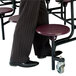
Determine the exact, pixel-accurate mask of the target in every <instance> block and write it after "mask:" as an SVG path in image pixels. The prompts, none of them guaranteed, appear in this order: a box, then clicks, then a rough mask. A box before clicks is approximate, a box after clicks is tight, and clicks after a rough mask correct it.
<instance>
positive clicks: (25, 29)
mask: <svg viewBox="0 0 76 76" xmlns="http://www.w3.org/2000/svg"><path fill="white" fill-rule="evenodd" d="M22 1H23V3H24V2H25V4H24V6H23V10H22V11H21V13H20V18H19V20H18V23H17V25H16V29H15V33H14V40H13V46H12V53H11V58H10V62H17V63H21V62H26V61H27V60H28V59H29V54H30V51H31V46H32V42H33V39H34V33H35V29H36V25H37V18H38V14H39V7H40V0H22ZM21 6H22V3H21ZM20 10H21V8H20Z"/></svg>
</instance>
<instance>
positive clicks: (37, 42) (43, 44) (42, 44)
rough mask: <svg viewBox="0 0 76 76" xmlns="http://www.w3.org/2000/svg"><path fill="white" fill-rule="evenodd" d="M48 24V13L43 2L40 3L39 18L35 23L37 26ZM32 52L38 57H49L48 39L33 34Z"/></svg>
mask: <svg viewBox="0 0 76 76" xmlns="http://www.w3.org/2000/svg"><path fill="white" fill-rule="evenodd" d="M44 24H49V20H48V13H47V9H46V6H45V2H44V1H41V2H40V9H39V16H38V21H37V26H40V25H44ZM33 45H34V51H35V54H36V55H37V56H38V57H45V56H48V55H51V46H50V44H49V38H48V37H46V36H42V35H40V34H37V33H36V32H35V36H34V41H33Z"/></svg>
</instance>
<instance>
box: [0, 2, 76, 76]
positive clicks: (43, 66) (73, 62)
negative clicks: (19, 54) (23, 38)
mask: <svg viewBox="0 0 76 76" xmlns="http://www.w3.org/2000/svg"><path fill="white" fill-rule="evenodd" d="M52 2H53V1H52ZM58 5H59V4H58ZM69 6H70V5H68V7H67V10H68V9H69ZM17 10H18V9H17ZM15 14H18V12H17V11H16V13H15ZM67 16H70V13H69V11H67ZM5 20H7V19H5ZM49 20H50V23H57V24H63V21H62V20H60V19H58V18H57V17H55V16H53V15H49ZM15 26H16V24H15V23H12V22H10V23H9V24H7V25H5V37H6V40H2V35H1V32H0V76H16V75H17V76H26V75H27V76H41V75H42V76H66V75H67V76H72V75H74V76H76V51H75V50H76V41H73V42H69V43H66V44H63V45H60V46H58V47H57V50H61V51H63V54H62V55H61V56H62V57H64V58H65V72H64V73H63V74H59V73H58V72H57V71H56V70H55V71H52V70H51V57H47V58H44V59H38V58H37V57H36V56H35V55H34V49H33V46H32V49H31V54H30V59H31V60H36V61H38V62H39V65H38V66H36V67H32V68H22V67H12V66H10V65H9V60H10V54H11V48H12V42H13V35H14V30H15ZM67 26H70V25H69V24H67ZM0 31H1V29H0ZM68 35H69V34H67V35H64V36H59V37H58V38H62V37H66V36H68ZM74 36H75V35H74ZM50 44H51V41H50Z"/></svg>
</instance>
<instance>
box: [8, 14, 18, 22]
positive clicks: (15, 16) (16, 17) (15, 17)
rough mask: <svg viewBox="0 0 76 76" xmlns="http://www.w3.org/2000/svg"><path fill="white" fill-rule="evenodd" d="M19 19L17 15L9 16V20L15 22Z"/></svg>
mask: <svg viewBox="0 0 76 76" xmlns="http://www.w3.org/2000/svg"><path fill="white" fill-rule="evenodd" d="M18 19H19V15H14V16H11V17H10V18H9V21H11V22H15V23H17V21H18Z"/></svg>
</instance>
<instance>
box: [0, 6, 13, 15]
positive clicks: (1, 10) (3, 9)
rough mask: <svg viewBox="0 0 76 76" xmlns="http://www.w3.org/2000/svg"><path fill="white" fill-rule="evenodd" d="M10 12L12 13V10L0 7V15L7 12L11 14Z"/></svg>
mask: <svg viewBox="0 0 76 76" xmlns="http://www.w3.org/2000/svg"><path fill="white" fill-rule="evenodd" d="M12 11H13V9H12V8H8V7H1V8H0V14H4V13H9V12H12Z"/></svg>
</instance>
